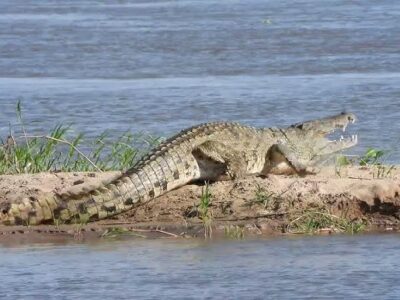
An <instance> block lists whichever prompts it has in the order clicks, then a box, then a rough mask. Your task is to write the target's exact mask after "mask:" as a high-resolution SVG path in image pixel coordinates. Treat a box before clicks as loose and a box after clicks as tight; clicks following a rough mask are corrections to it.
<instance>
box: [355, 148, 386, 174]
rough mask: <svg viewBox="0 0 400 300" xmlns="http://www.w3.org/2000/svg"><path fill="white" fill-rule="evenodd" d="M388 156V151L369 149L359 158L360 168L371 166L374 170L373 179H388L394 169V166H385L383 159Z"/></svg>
mask: <svg viewBox="0 0 400 300" xmlns="http://www.w3.org/2000/svg"><path fill="white" fill-rule="evenodd" d="M388 154H389V151H385V150H377V149H373V148H369V149H367V151H366V152H365V154H364V155H363V156H361V157H360V166H372V167H373V168H374V169H375V171H374V174H373V175H374V177H375V178H386V177H389V176H390V174H391V172H392V171H393V169H394V165H387V164H385V158H386V157H387V156H388Z"/></svg>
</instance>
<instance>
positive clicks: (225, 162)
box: [192, 141, 247, 181]
mask: <svg viewBox="0 0 400 300" xmlns="http://www.w3.org/2000/svg"><path fill="white" fill-rule="evenodd" d="M192 153H193V156H194V157H195V158H196V160H197V162H198V163H199V166H200V169H201V172H202V173H203V174H202V176H201V177H202V179H207V180H216V181H220V180H228V179H237V178H242V177H244V176H245V175H246V173H247V163H246V161H245V159H244V155H243V154H242V153H240V152H239V151H237V150H235V149H233V148H231V147H229V146H226V145H225V144H223V143H220V142H216V141H207V142H205V143H203V144H201V145H200V146H198V147H196V149H194V150H193V152H192Z"/></svg>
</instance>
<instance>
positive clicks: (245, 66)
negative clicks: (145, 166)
mask: <svg viewBox="0 0 400 300" xmlns="http://www.w3.org/2000/svg"><path fill="white" fill-rule="evenodd" d="M399 11H400V2H399V1H396V0H392V1H390V0H386V1H372V0H365V1H347V0H334V1H324V2H323V3H322V2H321V1H316V0H301V1H296V2H293V1H261V0H251V1H245V2H244V1H166V0H165V1H163V0H159V1H118V2H114V1H89V0H85V1H84V0H80V1H74V2H68V3H64V4H60V3H56V2H54V1H47V0H43V1H15V0H3V1H1V2H0V91H1V92H0V134H1V136H4V135H5V134H6V133H7V132H8V130H9V122H11V123H12V124H15V118H14V115H15V113H14V110H15V104H16V102H17V100H19V99H20V100H22V101H23V105H24V107H25V120H26V123H28V125H29V130H30V132H32V133H36V132H42V133H43V131H48V130H49V128H52V127H54V126H55V125H56V124H57V123H59V122H65V123H72V124H73V128H74V129H75V130H76V131H79V132H85V133H86V134H87V135H89V136H94V135H98V134H99V133H100V132H102V131H104V130H105V129H109V130H111V131H112V132H119V133H120V132H124V131H127V130H131V131H132V132H138V131H146V132H148V133H151V134H154V135H158V136H167V135H170V134H171V133H173V132H175V131H178V130H180V129H182V128H184V127H187V126H190V125H193V124H195V123H199V122H205V121H211V120H235V121H241V122H245V123H248V124H250V125H256V126H271V125H289V124H291V123H293V122H297V121H301V120H304V119H309V118H315V117H320V116H326V115H329V114H333V113H338V112H340V111H343V110H348V111H353V112H355V113H356V114H357V115H358V116H359V118H360V122H359V124H358V125H357V127H356V130H357V131H358V132H359V135H360V145H359V146H358V148H356V149H354V150H353V152H355V153H360V152H362V151H364V150H365V149H366V148H367V147H375V148H379V149H381V148H383V149H388V150H391V151H392V152H393V154H392V156H391V161H396V162H398V161H399V160H400V152H399V150H398V143H399V141H400V133H399V132H400V123H399V122H398V119H399V116H400V113H399V109H398V103H399V96H400V85H399V84H398V83H399V80H400V73H399V65H400V51H398V45H400V27H399V26H398V23H399V20H400V14H399ZM12 124H11V125H12Z"/></svg>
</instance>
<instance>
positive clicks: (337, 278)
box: [0, 235, 400, 299]
mask: <svg viewBox="0 0 400 300" xmlns="http://www.w3.org/2000/svg"><path fill="white" fill-rule="evenodd" d="M399 247H400V239H399V236H398V235H379V236H375V235H367V236H357V237H352V236H336V237H308V238H285V239H283V238H279V239H271V240H255V241H228V242H226V241H225V242H218V241H217V242H212V243H206V242H202V241H194V240H191V241H182V242H177V241H171V240H169V241H167V240H156V241H143V240H142V241H141V240H134V241H124V242H109V243H107V242H103V243H101V244H97V245H88V244H83V245H79V244H76V245H64V246H63V247H59V246H54V245H30V246H29V247H28V246H27V247H24V246H21V247H17V248H15V247H14V248H0V274H1V275H0V278H1V281H0V286H1V287H2V288H1V291H2V292H1V293H2V299H17V298H18V299H20V298H24V299H49V298H55V299H82V296H83V295H85V299H98V298H99V297H100V298H110V299H160V298H162V299H211V298H213V299H223V298H225V299H232V298H236V299H244V298H246V299H267V298H268V299H339V298H342V299H398V298H399V297H400V292H399V289H398V280H399V268H400V255H399V251H398V249H399Z"/></svg>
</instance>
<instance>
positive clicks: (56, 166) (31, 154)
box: [0, 101, 160, 174]
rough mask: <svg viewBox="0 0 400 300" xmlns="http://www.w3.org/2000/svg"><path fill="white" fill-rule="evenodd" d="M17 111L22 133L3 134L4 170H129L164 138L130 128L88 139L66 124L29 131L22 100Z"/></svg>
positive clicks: (0, 155)
mask: <svg viewBox="0 0 400 300" xmlns="http://www.w3.org/2000/svg"><path fill="white" fill-rule="evenodd" d="M16 114H17V120H18V126H19V128H16V129H17V130H16V131H18V132H22V134H21V135H19V136H16V135H15V134H14V133H13V131H12V130H11V129H10V133H9V135H8V136H7V137H6V138H3V139H1V138H0V174H20V173H38V172H49V171H64V172H72V171H82V172H86V171H109V170H125V169H127V168H129V167H131V166H132V165H133V164H134V163H135V162H136V161H137V160H138V159H139V158H140V157H141V156H142V155H143V154H144V153H146V152H148V151H149V150H150V149H151V148H153V147H155V146H156V145H157V144H158V143H159V142H160V139H159V138H155V137H152V136H150V135H145V134H131V133H129V132H126V133H123V134H122V135H120V136H118V137H112V136H111V134H110V133H108V132H104V133H102V134H101V135H99V136H98V137H96V138H94V139H93V138H92V139H85V137H84V134H82V133H79V134H77V135H75V136H74V135H72V134H71V132H72V130H71V128H70V127H69V126H65V125H57V126H55V127H54V128H53V129H52V130H51V131H50V132H49V133H47V134H43V135H29V134H28V132H27V128H26V126H25V124H24V121H23V118H22V105H21V102H20V101H18V103H17V107H16ZM14 129H15V128H14ZM81 149H85V151H84V150H81Z"/></svg>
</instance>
